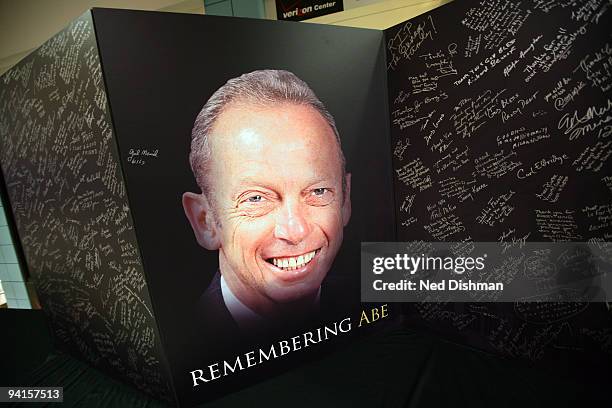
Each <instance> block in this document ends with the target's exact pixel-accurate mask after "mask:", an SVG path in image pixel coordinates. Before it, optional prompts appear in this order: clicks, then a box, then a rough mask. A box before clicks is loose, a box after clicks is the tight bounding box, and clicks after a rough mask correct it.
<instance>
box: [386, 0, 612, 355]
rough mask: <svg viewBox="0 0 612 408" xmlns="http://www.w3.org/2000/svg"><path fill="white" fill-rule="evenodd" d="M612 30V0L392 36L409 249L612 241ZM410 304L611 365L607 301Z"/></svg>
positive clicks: (497, 7) (429, 315)
mask: <svg viewBox="0 0 612 408" xmlns="http://www.w3.org/2000/svg"><path fill="white" fill-rule="evenodd" d="M611 26H612V11H611V8H610V3H609V2H608V1H589V2H582V1H559V2H556V1H555V2H540V1H535V2H528V1H521V2H518V1H507V0H495V1H487V2H475V1H472V2H469V1H456V2H454V3H452V4H449V5H446V6H443V7H442V8H440V9H438V10H435V11H433V12H431V13H428V14H427V15H424V16H420V17H418V18H415V19H413V20H411V21H409V22H405V23H402V24H399V25H397V26H395V27H393V28H390V29H389V30H387V31H386V32H385V38H386V42H387V61H388V81H389V103H390V114H391V116H390V120H391V122H392V129H391V135H392V145H393V147H392V149H393V150H392V153H393V160H394V163H393V166H394V173H395V174H394V177H395V181H394V184H395V194H396V202H397V207H396V215H397V221H398V239H399V240H400V241H408V240H425V241H450V242H452V241H465V242H471V241H474V242H478V241H491V242H500V243H501V242H503V243H506V244H509V245H515V246H516V245H519V244H520V242H521V240H527V241H535V242H538V241H589V242H592V243H598V245H601V247H602V248H608V247H609V241H610V239H611V238H612V222H611V218H610V212H611V211H612V194H611V191H612V183H611V181H612V178H611V175H612V174H611V171H612V166H611V165H612V160H610V157H611V155H612V141H611V139H610V136H611V135H612V127H611V124H612V92H611V89H612V70H611V66H612V65H611V64H612V59H611V55H612V48H611V45H612V36H611V35H610V27H611ZM497 266H498V267H499V268H500V269H499V270H498V271H496V272H499V273H500V274H511V273H513V272H512V271H511V270H510V269H508V270H503V265H501V264H500V265H497ZM519 273H522V270H519ZM409 309H410V315H411V316H412V317H415V319H414V321H416V322H421V323H422V322H425V323H426V325H427V326H428V327H432V328H434V329H436V330H440V331H443V332H445V333H448V334H450V335H451V336H452V337H453V338H458V339H462V341H465V342H467V343H469V344H471V345H476V346H478V347H483V348H485V349H488V350H491V351H494V352H496V353H501V354H503V355H505V356H512V357H519V358H524V359H528V360H532V361H535V360H547V361H554V362H557V363H560V364H565V363H566V362H567V361H568V360H572V359H576V360H582V361H583V362H586V361H591V362H597V364H599V363H601V364H604V363H605V362H606V361H607V363H609V356H610V341H609V339H610V330H611V329H610V327H611V326H612V323H611V317H612V316H611V315H610V310H609V305H606V304H586V303H579V304H572V303H565V304H555V303H538V304H519V303H517V304H482V303H481V304H446V303H422V304H414V305H411V306H410V308H409ZM582 352H584V353H582Z"/></svg>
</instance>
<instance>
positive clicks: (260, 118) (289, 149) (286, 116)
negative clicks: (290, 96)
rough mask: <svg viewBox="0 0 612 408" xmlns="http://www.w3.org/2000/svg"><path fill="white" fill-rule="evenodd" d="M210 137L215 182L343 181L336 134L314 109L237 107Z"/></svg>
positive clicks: (224, 115)
mask: <svg viewBox="0 0 612 408" xmlns="http://www.w3.org/2000/svg"><path fill="white" fill-rule="evenodd" d="M210 135H211V137H210V139H209V147H210V153H211V157H210V158H211V166H210V170H211V173H212V174H211V175H212V176H213V177H212V178H211V179H210V181H211V182H212V183H217V182H218V180H220V179H223V180H224V181H225V182H227V183H231V182H232V181H233V180H230V179H228V177H230V176H231V177H232V178H238V179H240V178H243V177H244V176H245V175H249V176H256V177H260V178H263V177H268V178H272V179H279V178H280V177H281V176H286V177H293V178H295V179H296V181H299V180H307V179H309V178H312V179H314V178H316V176H321V175H325V176H326V177H328V178H329V177H331V176H330V175H333V177H334V178H341V177H342V172H343V166H342V155H341V152H340V149H339V145H338V141H337V138H336V136H335V133H334V132H333V130H332V128H331V126H330V125H329V123H328V122H327V121H326V120H325V118H324V117H323V116H322V115H321V114H320V113H319V112H318V111H317V110H316V109H314V108H313V107H311V106H309V105H298V104H291V103H284V104H274V105H271V106H270V105H266V106H261V105H254V104H244V103H243V104H234V105H232V106H230V107H228V108H227V109H226V110H225V111H224V112H223V113H222V114H221V115H220V116H219V118H218V120H217V122H216V123H215V125H214V127H213V129H212V131H211V133H210Z"/></svg>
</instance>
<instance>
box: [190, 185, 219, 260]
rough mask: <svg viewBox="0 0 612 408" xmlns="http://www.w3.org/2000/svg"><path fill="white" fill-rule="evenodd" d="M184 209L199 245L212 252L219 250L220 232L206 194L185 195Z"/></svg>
mask: <svg viewBox="0 0 612 408" xmlns="http://www.w3.org/2000/svg"><path fill="white" fill-rule="evenodd" d="M183 209H184V210H185V215H186V216H187V219H188V220H189V223H190V224H191V228H192V229H193V233H194V234H195V237H196V240H197V241H198V243H199V244H200V245H201V246H202V247H204V248H206V249H208V250H211V251H214V250H217V249H219V247H220V246H221V241H220V239H219V235H220V232H219V230H218V228H217V224H216V222H215V217H214V215H213V212H212V206H211V205H210V202H209V200H208V199H207V198H206V196H204V194H195V193H189V192H187V193H184V194H183Z"/></svg>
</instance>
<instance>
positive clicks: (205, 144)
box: [189, 69, 346, 196]
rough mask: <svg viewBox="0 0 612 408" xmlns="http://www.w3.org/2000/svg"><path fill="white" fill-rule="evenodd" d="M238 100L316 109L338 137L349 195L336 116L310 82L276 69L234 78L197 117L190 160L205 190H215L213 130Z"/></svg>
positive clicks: (208, 191) (344, 185) (217, 92)
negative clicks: (212, 185) (211, 179)
mask: <svg viewBox="0 0 612 408" xmlns="http://www.w3.org/2000/svg"><path fill="white" fill-rule="evenodd" d="M234 102H246V103H250V104H254V105H256V106H270V105H274V104H277V103H282V102H289V103H293V104H297V105H308V106H311V107H312V108H314V109H316V110H317V112H319V113H320V114H321V116H322V117H323V119H325V121H326V122H327V123H328V124H329V126H330V127H331V129H332V130H333V132H334V135H335V136H336V142H337V143H338V151H339V154H340V161H341V163H340V164H341V170H342V192H343V196H344V195H345V190H346V177H345V175H346V168H345V167H346V160H345V158H344V154H343V153H342V148H341V144H340V135H339V133H338V129H337V128H336V122H335V121H334V118H333V116H332V115H331V114H330V113H329V111H328V110H327V109H326V108H325V105H323V103H322V102H321V101H320V100H319V98H317V96H316V95H315V93H314V92H313V91H312V89H310V87H309V86H308V84H306V82H304V81H302V80H301V79H300V78H298V77H297V76H296V75H295V74H293V73H291V72H289V71H283V70H272V69H265V70H259V71H253V72H249V73H246V74H242V75H241V76H239V77H236V78H232V79H230V80H229V81H227V82H226V83H225V85H223V86H222V87H221V88H219V89H217V91H216V92H215V93H214V94H213V95H212V96H211V97H210V99H208V101H206V103H205V104H204V107H203V108H202V110H201V111H200V113H199V114H198V116H197V117H196V120H195V123H194V125H193V130H192V131H191V152H190V154H189V162H190V164H191V170H192V171H193V174H194V176H195V178H196V182H197V183H198V185H199V186H200V188H201V189H202V193H204V194H205V195H208V194H209V193H210V191H211V188H210V183H209V181H208V179H207V174H208V173H209V170H210V160H211V149H210V143H209V138H210V133H211V131H212V129H213V127H214V125H215V122H216V121H217V119H218V118H219V116H220V115H221V114H222V113H223V112H224V110H225V109H226V108H227V107H228V106H229V105H230V104H232V103H234Z"/></svg>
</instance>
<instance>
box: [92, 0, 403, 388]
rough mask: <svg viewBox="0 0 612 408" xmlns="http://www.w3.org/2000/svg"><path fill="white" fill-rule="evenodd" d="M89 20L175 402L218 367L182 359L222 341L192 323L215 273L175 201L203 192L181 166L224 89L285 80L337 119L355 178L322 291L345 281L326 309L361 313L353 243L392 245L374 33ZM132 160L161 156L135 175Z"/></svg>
mask: <svg viewBox="0 0 612 408" xmlns="http://www.w3.org/2000/svg"><path fill="white" fill-rule="evenodd" d="M94 20H95V24H96V30H97V35H98V41H99V44H100V50H101V51H100V52H101V58H102V64H103V67H104V75H105V80H106V84H107V87H108V91H109V95H110V96H109V101H110V106H111V110H112V115H113V119H114V124H115V129H116V132H117V138H118V142H119V151H120V157H121V160H122V162H123V168H124V172H125V175H126V183H127V188H128V196H129V199H130V204H131V207H132V208H133V215H134V222H135V229H136V233H137V236H138V240H139V245H140V249H141V251H142V255H143V259H144V264H145V271H146V274H147V281H148V283H149V289H150V292H151V295H152V299H153V303H154V306H155V311H156V316H158V318H159V320H158V321H159V324H160V327H161V329H162V332H163V336H164V344H165V346H166V347H167V352H168V357H169V360H170V361H171V363H172V364H174V367H173V369H174V373H175V377H176V378H177V380H176V385H177V387H178V388H179V393H180V394H183V393H184V392H185V393H186V394H185V395H188V394H187V393H189V392H191V391H193V389H192V386H191V384H190V382H191V377H190V375H189V373H188V369H194V368H200V367H206V365H207V364H210V363H212V362H213V361H217V360H213V359H212V357H209V359H208V360H196V359H194V358H192V356H191V355H189V354H187V353H186V351H185V342H186V341H187V339H188V337H189V336H191V335H193V334H194V333H200V332H201V331H202V332H203V334H201V336H202V337H201V338H198V339H197V341H198V342H199V344H200V348H201V349H202V350H206V347H208V346H213V345H214V343H215V342H222V341H223V340H222V339H221V338H220V337H215V334H216V333H214V332H211V330H210V329H209V330H206V327H204V328H202V327H199V326H200V325H201V323H200V322H199V321H193V320H191V318H190V317H189V313H190V310H191V309H193V307H194V303H195V302H196V300H197V299H198V297H200V295H201V294H202V293H203V291H204V290H205V289H206V287H207V286H208V284H209V282H210V281H211V278H212V276H213V274H214V272H215V271H216V269H217V254H216V253H215V252H208V251H204V250H203V249H202V248H201V247H200V246H199V245H198V244H197V242H196V241H195V239H194V237H193V232H192V231H191V228H190V226H189V224H188V222H187V220H186V218H185V214H184V212H183V208H182V205H181V195H182V193H183V192H185V191H199V190H198V188H197V186H196V184H195V181H194V178H193V175H192V173H191V170H190V168H189V163H188V152H189V147H190V134H191V129H192V127H193V122H194V119H195V117H196V115H197V113H198V112H199V110H200V109H201V108H202V105H203V104H204V102H205V101H206V100H207V99H208V98H209V97H210V95H211V94H212V93H213V92H214V91H215V90H216V89H217V88H219V87H220V86H221V85H222V84H224V83H225V82H226V81H227V80H228V79H230V78H233V77H236V76H238V75H240V74H243V73H246V72H250V71H253V70H257V69H266V68H273V69H285V70H288V71H291V72H293V73H295V74H296V75H297V76H298V77H300V78H301V79H303V80H304V81H306V82H307V83H308V84H309V85H310V86H311V87H312V89H313V90H314V91H315V93H316V94H317V96H318V97H319V98H320V99H321V100H322V101H323V103H324V104H325V105H326V106H327V108H328V109H329V111H330V112H331V113H332V114H333V116H334V117H335V120H336V123H337V125H338V129H339V132H340V135H341V139H342V145H343V150H344V153H345V155H346V157H347V166H348V170H349V171H350V172H351V173H352V180H353V190H352V203H353V214H352V218H351V222H350V223H349V225H348V227H347V228H346V229H345V238H344V243H343V244H342V249H341V251H340V254H339V255H338V257H337V258H336V262H335V265H334V267H333V268H332V273H330V276H328V280H334V279H336V280H347V281H348V284H347V286H345V287H344V288H343V291H342V293H341V295H340V296H339V297H338V298H336V299H334V301H335V302H336V303H338V304H346V305H353V306H358V305H359V269H358V268H359V256H360V254H359V250H360V249H359V248H360V247H359V244H360V242H361V241H385V240H392V239H393V237H394V222H393V218H394V215H393V194H392V190H391V163H390V158H389V154H388V152H389V149H390V146H389V143H388V140H389V139H388V127H387V119H386V118H387V116H388V113H387V110H386V92H385V80H384V78H385V72H384V71H385V67H384V62H383V59H384V49H383V48H382V33H381V32H379V31H371V30H362V29H349V28H341V27H327V26H320V25H310V24H297V23H285V22H270V21H262V20H249V19H237V18H224V17H215V16H192V15H176V14H161V13H147V12H128V11H118V10H103V9H96V10H94ZM130 149H135V150H138V149H141V150H144V149H147V150H148V151H149V152H155V151H157V152H158V154H157V156H156V157H147V158H145V161H146V163H145V164H134V163H131V162H130V161H129V160H128V157H129V155H130V154H129V152H130ZM233 355H234V356H235V355H236V353H234V354H233ZM181 360H183V361H184V360H187V363H180V361H181ZM251 371H255V369H251ZM264 375H268V373H267V372H264ZM224 381H228V382H229V381H230V379H227V380H226V379H224ZM213 385H214V384H213ZM222 387H223V385H222ZM195 391H196V394H195V396H194V395H191V396H187V399H188V400H193V398H195V399H196V400H197V399H198V398H202V397H210V396H211V395H212V394H213V392H212V390H211V389H210V387H209V388H204V389H202V390H201V391H200V390H199V389H196V390H195ZM197 392H199V393H200V395H199V396H198V395H197Z"/></svg>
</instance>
